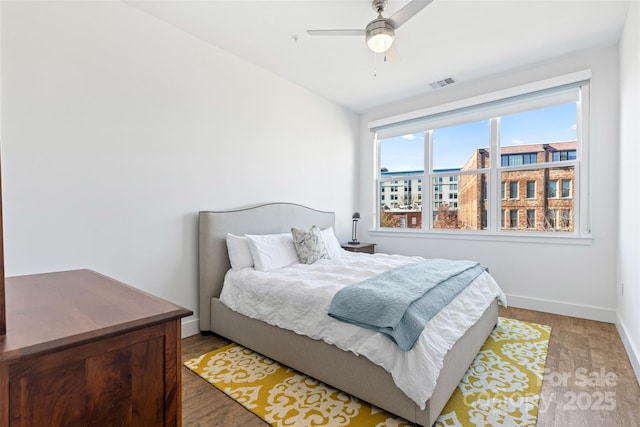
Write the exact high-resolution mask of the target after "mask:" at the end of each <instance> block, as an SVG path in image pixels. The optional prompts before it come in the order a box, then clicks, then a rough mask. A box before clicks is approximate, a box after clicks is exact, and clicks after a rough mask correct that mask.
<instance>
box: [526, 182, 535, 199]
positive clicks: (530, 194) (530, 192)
mask: <svg viewBox="0 0 640 427" xmlns="http://www.w3.org/2000/svg"><path fill="white" fill-rule="evenodd" d="M535 197H536V182H535V181H527V199H534V198H535Z"/></svg>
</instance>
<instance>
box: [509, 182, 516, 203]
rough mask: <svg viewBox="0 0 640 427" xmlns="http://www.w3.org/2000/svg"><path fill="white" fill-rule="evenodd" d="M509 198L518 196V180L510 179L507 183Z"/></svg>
mask: <svg viewBox="0 0 640 427" xmlns="http://www.w3.org/2000/svg"><path fill="white" fill-rule="evenodd" d="M509 198H510V199H517V198H518V181H511V182H510V183H509Z"/></svg>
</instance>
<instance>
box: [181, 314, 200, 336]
mask: <svg viewBox="0 0 640 427" xmlns="http://www.w3.org/2000/svg"><path fill="white" fill-rule="evenodd" d="M199 333H200V319H198V318H195V319H194V318H188V319H183V320H182V338H187V337H190V336H192V335H197V334H199Z"/></svg>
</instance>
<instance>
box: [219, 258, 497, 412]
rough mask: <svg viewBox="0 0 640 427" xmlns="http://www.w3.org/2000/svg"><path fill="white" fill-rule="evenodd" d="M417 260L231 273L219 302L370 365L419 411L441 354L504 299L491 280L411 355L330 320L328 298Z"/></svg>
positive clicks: (441, 317) (436, 324) (466, 296)
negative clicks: (385, 374) (381, 370)
mask: <svg viewBox="0 0 640 427" xmlns="http://www.w3.org/2000/svg"><path fill="white" fill-rule="evenodd" d="M421 259H422V258H419V257H405V256H400V255H386V254H375V255H369V254H362V253H352V252H346V251H345V253H344V255H343V256H341V257H339V258H337V259H333V260H319V261H317V262H315V263H314V264H311V265H305V264H293V265H290V266H288V267H285V268H282V269H278V270H274V271H269V272H261V271H256V270H255V269H254V268H252V267H248V268H243V269H241V270H233V269H232V270H229V272H228V273H227V275H226V277H225V281H224V286H223V289H222V293H221V295H220V300H221V301H222V303H224V304H225V305H226V306H227V307H229V308H230V309H232V310H234V311H237V312H239V313H241V314H243V315H245V316H248V317H251V318H253V319H258V320H262V321H264V322H267V323H269V324H271V325H275V326H278V327H280V328H283V329H289V330H292V331H294V332H296V333H298V334H301V335H306V336H309V337H311V338H314V339H321V340H324V341H326V342H328V343H330V344H333V345H336V346H337V347H339V348H341V349H342V350H346V351H352V352H354V353H355V354H358V355H362V356H365V357H367V358H368V359H369V360H371V361H372V362H374V363H376V364H378V365H380V366H382V367H383V368H384V369H386V370H387V371H388V372H390V373H391V375H392V377H393V379H394V381H395V383H396V385H397V386H398V388H400V389H401V390H402V391H403V392H404V393H405V394H406V395H407V396H408V397H409V398H410V399H412V400H413V401H414V402H415V403H416V404H417V405H418V406H419V407H420V408H421V409H424V408H425V405H426V401H427V400H428V399H429V398H430V397H431V394H432V393H433V389H434V387H435V384H436V379H437V377H438V374H439V372H440V370H441V369H442V366H443V360H444V357H445V355H446V353H447V352H448V351H449V349H451V347H453V345H454V344H455V343H456V341H457V340H458V339H459V338H460V337H461V336H462V335H464V333H465V331H466V330H467V329H469V328H470V327H471V326H472V325H473V324H474V323H475V322H476V321H477V320H478V319H479V318H480V317H481V316H482V314H483V313H484V311H485V310H486V309H487V307H488V306H489V305H490V304H491V302H492V301H493V300H495V299H496V298H497V299H498V300H499V301H500V302H501V303H502V304H503V305H506V299H505V296H504V294H503V292H502V290H501V289H500V287H499V286H498V285H497V283H496V282H495V280H494V279H493V277H491V275H489V274H488V273H486V272H485V273H483V274H481V275H480V276H479V277H478V278H477V279H476V280H475V281H474V282H473V283H472V284H471V285H469V286H468V287H467V288H466V289H465V290H464V291H462V292H461V293H460V294H459V295H458V296H457V297H456V298H455V299H454V300H453V301H452V302H451V303H450V304H449V305H447V306H446V307H445V308H444V309H443V310H442V311H441V312H440V313H438V314H437V315H436V316H434V317H433V318H432V319H431V320H430V321H429V323H428V324H427V326H426V327H425V329H424V331H423V333H422V335H421V336H420V338H419V340H418V342H417V343H416V345H415V347H414V348H413V349H411V350H410V351H407V352H405V351H402V350H401V349H399V348H398V347H397V346H396V345H395V343H393V342H392V341H391V340H390V339H389V338H388V337H386V336H384V335H383V334H380V333H378V332H375V331H372V330H369V329H364V328H361V327H358V326H355V325H351V324H347V323H344V322H340V321H338V320H335V319H333V318H331V317H329V316H328V314H327V313H328V310H329V305H330V303H331V299H332V298H333V295H334V294H335V293H336V292H337V291H338V289H340V288H341V287H344V286H346V285H349V284H352V283H357V282H359V281H362V280H364V279H366V278H368V277H372V276H374V275H376V274H379V273H381V272H383V271H386V270H388V269H390V268H393V267H396V266H399V265H403V264H407V263H411V262H416V261H419V260H421Z"/></svg>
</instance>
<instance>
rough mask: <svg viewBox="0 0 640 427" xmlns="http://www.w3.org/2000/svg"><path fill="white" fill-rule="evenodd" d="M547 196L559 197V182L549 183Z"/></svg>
mask: <svg viewBox="0 0 640 427" xmlns="http://www.w3.org/2000/svg"><path fill="white" fill-rule="evenodd" d="M547 187H548V191H547V195H548V196H549V197H558V181H549V183H548V185H547Z"/></svg>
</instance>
